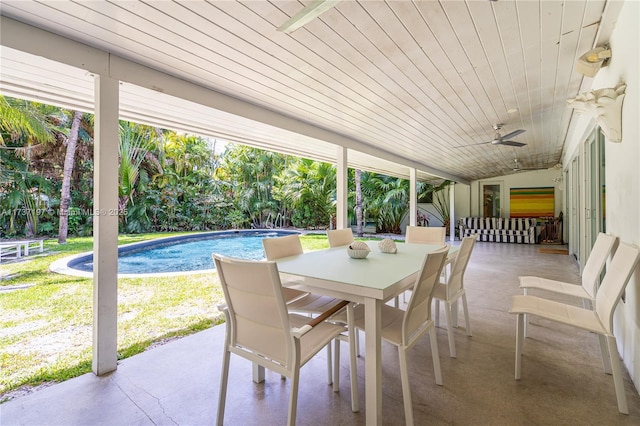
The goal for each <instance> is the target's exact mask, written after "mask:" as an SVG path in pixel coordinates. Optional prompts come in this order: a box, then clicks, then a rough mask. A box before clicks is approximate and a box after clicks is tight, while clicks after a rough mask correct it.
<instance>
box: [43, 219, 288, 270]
mask: <svg viewBox="0 0 640 426" xmlns="http://www.w3.org/2000/svg"><path fill="white" fill-rule="evenodd" d="M290 234H297V232H296V231H280V230H278V231H273V230H259V231H258V230H246V231H217V232H203V233H198V234H189V235H181V236H176V237H169V238H158V239H155V240H151V241H144V242H141V243H133V244H127V245H125V246H121V247H119V248H118V275H119V276H121V277H123V276H136V275H138V276H139V274H144V275H148V274H158V275H168V274H173V273H193V272H203V271H208V270H213V269H215V266H214V264H213V259H212V258H211V254H212V253H219V254H222V255H226V256H232V257H238V258H241V259H250V260H260V259H263V258H264V257H265V255H264V250H263V248H262V239H263V238H273V237H278V236H283V235H290ZM61 260H63V261H64V259H61ZM61 263H64V266H65V267H66V270H67V271H66V272H64V271H61V270H59V269H60V267H61V266H62V265H55V266H54V264H52V266H51V268H50V269H51V270H53V271H54V272H61V273H71V274H73V275H83V276H86V275H87V274H92V273H93V253H83V254H81V255H78V256H73V257H72V258H66V261H65V262H61ZM56 269H57V270H56ZM73 271H78V272H79V273H78V274H75V273H73Z"/></svg>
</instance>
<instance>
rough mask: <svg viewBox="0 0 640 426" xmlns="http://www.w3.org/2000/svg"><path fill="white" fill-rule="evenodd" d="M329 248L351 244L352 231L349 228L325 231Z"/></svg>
mask: <svg viewBox="0 0 640 426" xmlns="http://www.w3.org/2000/svg"><path fill="white" fill-rule="evenodd" d="M327 239H328V240H329V247H340V246H346V245H349V244H351V243H352V242H353V231H352V230H351V228H345V229H331V230H329V231H327Z"/></svg>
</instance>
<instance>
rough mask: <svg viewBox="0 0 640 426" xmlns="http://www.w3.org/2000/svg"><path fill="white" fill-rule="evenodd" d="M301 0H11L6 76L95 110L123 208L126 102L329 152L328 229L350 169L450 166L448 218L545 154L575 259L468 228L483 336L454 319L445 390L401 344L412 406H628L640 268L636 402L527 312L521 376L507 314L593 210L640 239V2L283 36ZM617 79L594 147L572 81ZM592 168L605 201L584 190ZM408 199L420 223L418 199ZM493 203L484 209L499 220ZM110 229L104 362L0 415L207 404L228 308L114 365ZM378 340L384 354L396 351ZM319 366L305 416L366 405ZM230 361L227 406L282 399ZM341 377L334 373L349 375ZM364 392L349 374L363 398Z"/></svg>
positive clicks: (535, 7)
mask: <svg viewBox="0 0 640 426" xmlns="http://www.w3.org/2000/svg"><path fill="white" fill-rule="evenodd" d="M308 3H309V2H306V1H304V2H279V1H270V2H215V1H214V2H183V3H180V2H84V3H83V2H35V1H3V3H2V10H1V11H0V13H1V15H2V16H0V19H1V21H0V24H1V31H2V34H1V42H2V46H1V50H0V53H1V56H0V58H1V60H2V73H1V74H0V77H1V78H0V83H1V86H0V88H1V89H2V93H3V95H7V96H16V97H22V98H25V99H33V100H37V101H40V102H48V103H52V104H54V105H60V106H65V107H68V108H71V109H77V110H80V111H88V112H93V113H95V115H96V145H95V158H96V169H95V170H96V172H95V196H94V205H95V209H96V212H109V211H114V210H113V209H114V208H117V176H116V170H117V164H118V159H117V145H118V143H117V140H118V130H117V127H118V119H125V120H132V121H138V122H141V123H146V124H152V125H158V126H163V125H164V126H167V127H170V128H173V129H176V130H181V131H189V132H194V133H197V134H201V135H207V136H211V137H220V138H225V139H228V140H232V141H236V142H238V143H246V144H249V145H252V146H257V147H262V148H267V149H272V150H276V151H279V152H284V153H289V154H294V155H300V156H305V157H308V158H311V159H315V160H321V161H328V162H331V163H334V164H336V169H337V171H338V173H337V175H338V182H337V193H338V195H337V212H338V216H337V217H338V221H337V225H338V227H339V228H341V227H345V226H346V216H347V215H346V206H347V204H346V198H347V187H346V182H347V180H346V170H347V168H348V167H352V168H362V169H364V170H370V171H376V172H381V173H387V174H390V175H393V176H401V177H405V178H408V179H410V181H411V183H412V187H413V188H415V183H416V181H417V180H427V179H434V178H435V179H449V180H452V181H454V182H456V183H457V184H456V185H455V186H452V188H455V189H454V190H452V193H451V202H452V204H451V206H452V207H453V208H452V209H451V210H452V211H451V218H452V220H451V224H452V225H453V223H454V222H455V220H456V219H459V218H461V217H463V216H466V215H469V216H474V215H480V213H479V212H480V211H482V207H483V206H482V198H481V196H480V195H479V194H480V193H481V191H482V188H483V185H485V184H496V183H497V184H498V185H503V186H504V189H503V195H506V194H507V191H508V187H515V186H517V184H516V183H513V182H514V181H510V180H509V179H511V177H512V176H511V175H515V174H516V173H519V172H520V171H522V170H521V169H520V164H522V165H524V166H526V167H528V168H533V169H538V168H541V169H543V170H542V171H540V172H539V173H538V172H537V171H535V172H531V173H532V174H526V173H525V174H523V175H521V176H525V175H526V176H527V177H528V178H532V179H536V182H544V185H540V184H537V186H554V187H557V188H558V191H557V192H556V194H557V195H556V197H557V200H558V203H559V204H557V205H558V207H561V208H562V209H563V210H564V211H565V213H566V214H565V217H566V220H567V222H568V223H567V226H566V228H565V229H566V230H565V235H564V236H565V241H569V252H570V253H571V254H572V255H575V258H577V260H578V263H576V261H575V259H574V257H573V256H567V257H563V256H557V255H542V254H539V253H538V252H537V251H536V247H535V246H532V247H527V246H520V245H511V244H508V245H501V244H478V247H477V249H476V253H475V255H474V257H472V263H471V266H470V269H469V271H468V274H469V283H468V287H469V292H470V293H471V294H470V296H469V299H470V305H471V316H472V324H474V334H475V335H474V337H473V338H471V339H467V338H466V337H464V336H463V333H458V336H457V338H458V339H459V340H460V341H459V342H458V344H459V348H460V349H459V352H460V353H459V355H458V359H456V360H451V359H447V358H446V357H444V356H443V357H442V361H443V376H444V381H445V386H444V388H436V387H435V386H431V383H433V380H432V378H431V377H430V376H429V370H428V369H427V370H426V373H425V371H424V370H422V369H419V368H418V370H415V369H416V365H418V366H420V365H424V364H428V361H429V360H428V359H425V358H423V357H422V354H424V353H425V352H426V351H425V350H424V349H425V348H424V344H426V343H422V344H421V346H419V347H418V348H415V349H414V350H413V351H412V353H411V356H412V358H411V359H410V365H412V367H411V368H413V369H414V374H413V375H412V377H414V378H419V379H422V380H414V383H413V384H412V386H417V388H416V392H415V394H416V398H415V400H414V407H415V410H416V417H417V418H423V419H425V423H427V422H429V423H436V424H438V423H442V424H451V423H485V424H496V423H498V424H499V423H508V424H513V423H518V422H521V423H535V424H537V423H551V422H555V423H567V424H568V423H577V422H584V423H603V424H611V423H617V424H626V423H629V424H636V423H638V421H639V417H638V416H639V412H640V402H639V400H638V393H637V391H636V390H635V388H634V385H633V383H634V382H635V383H638V381H639V380H640V371H639V370H638V367H637V366H638V363H637V362H635V360H637V359H638V353H639V351H640V346H639V345H638V343H637V342H638V341H640V328H639V327H638V321H637V318H638V312H639V310H638V309H639V308H638V306H640V303H638V301H639V300H640V274H637V273H636V274H635V275H634V277H632V279H631V282H630V285H629V287H628V291H627V294H626V300H625V303H621V304H620V306H619V309H618V311H617V314H616V318H615V325H616V330H615V332H616V335H617V336H618V337H619V339H620V340H619V348H618V349H619V352H620V355H621V357H622V360H623V364H624V365H625V366H626V368H627V369H628V370H629V373H630V376H627V377H626V382H625V385H626V390H627V392H626V393H627V397H628V399H629V409H630V415H629V416H628V417H626V416H621V415H619V414H618V413H617V411H616V410H615V397H614V393H613V386H612V384H611V378H610V377H609V376H607V375H604V374H603V373H602V368H601V366H600V361H599V353H598V348H597V341H596V340H595V337H594V336H590V335H588V334H584V333H574V332H573V331H571V332H569V333H564V332H559V331H556V330H560V329H562V328H560V329H556V328H555V327H551V326H550V327H547V324H541V325H540V326H539V327H532V328H533V330H532V332H531V338H530V339H528V341H527V347H526V349H525V360H524V364H525V366H524V377H523V380H522V381H521V382H516V381H515V380H513V333H514V323H515V321H514V320H513V319H512V318H511V317H510V316H509V315H508V314H507V313H506V311H507V309H508V307H509V303H510V296H511V295H513V294H517V293H518V290H517V276H518V275H525V274H540V273H541V272H542V271H544V273H545V274H547V275H551V277H552V278H556V279H565V280H567V281H572V282H578V274H579V270H580V264H581V263H582V264H583V263H584V261H585V259H586V258H587V257H588V255H589V251H590V247H591V244H592V242H593V240H594V238H595V237H594V235H597V232H599V231H603V230H605V229H604V225H603V224H606V232H610V233H613V234H615V235H617V236H619V237H620V240H621V241H623V242H627V243H630V244H636V245H637V244H639V243H640V228H639V227H638V225H637V219H638V217H639V215H638V214H639V212H638V206H639V205H640V202H639V200H640V191H639V190H638V181H640V179H639V173H640V171H638V168H637V164H638V162H639V161H640V151H638V149H637V140H638V137H639V136H640V129H639V128H638V122H637V115H638V105H639V103H638V93H640V92H638V90H637V88H638V86H637V85H638V81H639V80H638V52H637V49H635V50H633V49H632V47H631V46H635V44H636V41H637V39H638V28H637V17H638V16H639V15H640V9H639V8H638V5H637V3H635V2H633V1H606V0H597V1H592V0H591V1H560V0H554V1H518V2H515V1H506V0H505V1H497V2H496V1H491V2H489V1H486V2H485V1H466V2H462V1H460V2H457V1H456V2H454V1H424V2H352V1H342V2H339V3H337V5H336V6H335V7H334V8H333V9H330V10H329V11H328V12H326V13H325V14H323V15H322V16H320V17H318V18H316V19H315V20H313V21H312V22H311V23H310V24H308V25H307V26H305V27H303V28H301V29H299V30H298V31H297V32H295V33H292V34H286V33H281V32H278V31H277V28H278V26H279V25H280V24H282V23H283V22H284V21H285V20H286V19H288V18H289V17H291V16H293V15H295V13H296V12H297V11H298V10H300V9H301V8H302V7H304V6H305V5H307V4H308ZM604 45H608V46H611V47H612V49H613V52H614V53H613V57H612V59H611V62H610V64H609V66H608V68H606V69H603V71H601V72H600V74H599V75H598V76H597V77H595V78H593V79H592V78H588V77H584V76H582V75H580V74H578V73H576V72H575V71H574V68H575V64H576V60H577V59H578V58H579V57H580V56H581V55H582V54H583V53H584V52H586V51H588V50H589V49H592V48H594V47H596V46H604ZM620 80H624V82H625V83H626V84H627V85H628V87H629V88H628V90H627V94H626V99H625V109H624V110H623V113H621V114H622V118H621V120H622V127H623V129H624V130H623V135H624V140H623V141H622V143H621V144H616V143H611V142H610V141H606V142H605V138H604V137H601V139H600V140H601V144H602V145H601V146H602V149H601V151H602V158H601V157H599V156H597V155H595V154H594V155H592V154H593V153H596V152H598V150H597V149H596V148H595V146H596V145H595V144H593V145H590V146H589V145H587V143H588V142H589V141H591V140H595V138H596V137H595V136H593V137H592V135H593V134H595V133H597V132H599V128H598V126H597V124H596V123H595V120H593V119H591V118H589V117H586V118H584V117H581V116H579V115H578V114H576V113H575V112H574V110H572V109H568V108H567V107H566V100H567V98H574V97H576V96H577V95H579V94H580V93H583V92H585V91H588V90H590V89H592V88H594V89H595V88H602V87H609V88H611V87H616V85H617V84H618V83H619V81H620ZM499 125H503V126H502V127H500V126H499ZM494 127H499V128H500V130H499V131H495V130H494ZM519 130H525V131H526V133H519V135H521V136H519V139H518V140H517V141H516V142H518V143H519V144H520V145H522V146H520V145H517V146H514V145H505V144H502V143H494V142H496V141H498V142H500V141H501V139H502V138H501V134H503V135H505V134H513V133H514V132H518V131H519ZM500 132H502V133H500ZM523 144H526V145H523ZM598 149H599V148H598ZM605 152H606V161H605V158H604V157H605V156H604V154H605ZM514 158H515V163H514ZM600 163H602V164H600ZM513 164H515V165H516V168H515V169H514V168H513ZM604 164H609V167H608V168H607V169H606V172H605V170H604ZM554 166H557V168H555V169H554ZM516 169H517V170H516ZM596 169H597V173H596V171H595V170H596ZM592 171H593V174H594V175H593V179H594V180H593V182H594V187H596V188H598V190H599V191H601V192H600V193H601V194H602V197H601V198H602V200H598V198H599V197H598V193H597V192H594V193H593V194H588V193H587V192H588V191H587V189H586V188H584V187H583V185H584V183H585V182H587V181H588V179H589V182H591V180H590V178H591V175H590V173H591V172H592ZM547 172H549V173H547ZM552 173H553V176H554V178H553V180H552V179H551V174H552ZM600 173H601V174H602V175H601V176H600ZM605 176H606V182H607V186H606V205H607V209H608V215H607V216H606V221H605V219H604V218H605V216H604V199H605V192H604V187H605V186H604V181H605V179H604V178H605ZM527 177H523V178H522V180H523V181H524V180H526V179H527ZM596 177H597V178H598V179H600V178H601V180H598V181H596V180H595V179H596ZM514 179H515V178H514ZM509 182H511V183H509ZM413 192H415V191H413ZM504 199H506V197H504ZM410 204H411V212H412V214H411V218H410V223H411V224H414V223H415V214H413V213H414V212H415V209H416V200H415V196H414V197H413V198H412V199H411V203H410ZM504 204H506V203H504ZM596 204H597V205H596ZM600 204H602V205H600ZM502 207H503V208H504V209H503V210H500V211H498V212H497V214H496V215H504V216H507V217H508V216H509V210H508V208H507V207H506V206H504V205H503V206H502ZM596 213H597V215H596ZM592 218H600V219H601V220H600V222H597V220H598V219H593V220H592ZM116 234H117V218H115V217H113V215H106V214H96V221H95V229H94V236H95V248H94V250H95V256H96V259H97V263H96V268H95V271H94V318H95V319H94V342H93V345H94V357H93V370H94V373H95V374H96V376H92V375H90V376H83V377H81V378H78V379H75V380H72V381H69V382H67V383H64V384H61V385H56V386H53V387H51V388H49V389H45V390H42V391H39V392H36V393H34V394H33V395H29V396H25V397H22V398H19V399H18V400H16V401H12V402H9V403H7V404H3V405H2V406H0V410H1V414H0V415H1V416H2V423H3V424H4V423H5V422H6V423H9V424H13V423H17V424H33V423H47V422H50V423H51V424H60V423H70V424H86V423H105V424H106V423H110V424H112V423H142V424H145V423H149V424H151V423H177V424H199V423H211V422H212V421H213V419H214V414H215V413H214V412H215V401H216V395H217V374H218V368H219V359H218V358H217V357H219V356H220V355H219V352H220V351H219V347H217V346H215V345H219V344H220V342H218V340H217V339H218V338H220V337H221V335H222V330H221V329H220V328H219V327H218V328H215V329H212V330H209V331H207V332H203V333H201V334H199V335H196V336H192V337H190V338H187V339H184V340H183V341H178V342H172V343H169V344H167V345H165V346H164V347H161V348H157V349H154V350H152V351H149V352H148V353H145V354H142V355H139V356H137V357H134V358H132V359H129V360H124V361H122V362H119V363H118V361H117V348H116V341H117V339H116V332H117V284H118V283H117V273H116V270H117V267H116V264H117V256H116V253H117V242H116V238H115V235H116ZM496 259H500V263H499V264H497V262H496ZM474 296H475V297H474ZM439 331H442V330H439ZM439 337H441V338H445V335H444V334H443V333H439ZM586 342H588V343H586ZM190 345H194V346H196V348H193V347H190ZM441 347H446V345H444V341H443V342H441ZM383 348H384V349H383V352H384V357H386V358H387V359H388V358H390V357H393V356H394V353H393V352H394V351H393V350H390V348H388V347H386V346H383ZM421 349H422V350H421ZM547 351H550V352H547ZM343 353H344V354H346V351H343ZM558 354H561V355H560V356H558ZM192 356H193V357H194V358H192ZM234 361H235V360H234ZM542 361H544V362H542ZM360 362H362V360H361V361H360ZM343 365H347V363H346V362H345V363H343ZM395 365H397V363H395V362H394V361H392V362H389V363H387V362H385V363H384V367H383V372H382V374H383V381H384V391H383V392H384V395H383V398H382V399H381V404H382V405H383V412H384V416H383V417H382V418H376V419H371V420H369V419H368V420H367V422H368V423H369V422H371V423H380V422H382V420H384V423H385V424H394V423H401V422H402V421H401V420H399V419H401V418H402V415H401V403H400V400H401V394H400V392H399V383H397V380H396V379H397V377H396V376H397V372H396V370H395V367H394V366H395ZM323 366H324V363H323V362H322V360H321V359H320V360H319V361H314V363H313V364H311V365H310V366H309V368H307V370H306V371H305V372H304V373H303V374H307V378H306V380H304V378H303V385H304V386H302V387H301V397H300V417H299V422H300V423H304V422H305V419H307V418H309V419H311V420H309V424H318V423H325V420H326V423H327V424H354V423H355V424H357V423H364V422H365V418H364V409H363V410H362V412H361V413H360V414H353V413H351V412H350V410H348V401H347V399H346V398H344V397H340V395H334V394H333V393H332V392H331V391H330V389H328V387H327V386H326V383H325V382H324V379H323V377H324V367H323ZM153 368H158V369H157V370H153ZM586 371H588V372H589V374H585V372H586ZM363 373H364V368H363V369H362V370H361V371H359V374H360V376H361V378H362V379H364V377H363ZM171 374H175V376H172V375H171ZM189 374H193V376H189ZM425 374H426V376H425ZM343 376H344V377H346V375H345V374H343ZM232 377H233V379H234V380H233V381H234V383H237V384H238V386H243V387H242V388H239V389H237V390H234V389H231V390H230V393H229V399H228V401H229V406H228V409H227V413H228V416H229V417H228V418H227V421H228V423H239V424H252V423H268V421H265V419H271V417H269V416H273V422H277V421H276V419H281V418H282V416H281V415H280V414H282V413H283V412H284V410H285V406H286V404H284V403H283V404H280V403H279V399H278V398H281V402H284V400H285V398H286V387H285V386H283V385H282V382H280V381H279V378H277V377H273V376H269V377H268V381H267V384H266V385H254V384H253V383H252V382H251V381H250V374H249V373H248V372H245V371H244V369H243V368H242V363H241V362H238V361H235V362H232ZM274 379H275V380H274ZM347 383H348V381H347V380H346V379H343V380H342V385H341V389H342V392H341V393H344V391H345V389H346V385H347ZM261 386H262V387H261ZM306 386H310V387H306ZM361 386H362V383H361ZM324 388H327V389H324ZM234 392H236V393H235V395H234ZM256 395H257V397H256ZM234 396H235V398H236V399H235V400H234ZM263 396H264V398H262V397H263ZM376 397H377V396H375V395H374V396H371V395H367V396H365V394H364V392H361V398H363V402H364V404H363V406H364V407H367V401H369V402H370V403H369V404H368V409H370V410H373V407H374V406H375V404H374V403H372V402H376V401H378V400H380V399H379V398H376ZM112 398H113V399H112ZM321 398H326V399H324V400H322V399H321ZM365 398H366V399H365ZM369 398H372V399H369ZM80 401H85V402H86V404H83V403H80ZM127 407H128V408H127ZM274 407H278V408H274ZM332 409H333V410H332ZM277 410H281V411H277ZM272 412H273V413H272ZM327 412H332V413H333V414H334V415H335V416H336V417H335V418H330V417H328V415H327ZM309 413H312V414H313V415H312V416H311V415H309V416H307V415H308V414H309ZM64 416H67V417H64ZM115 416H122V417H115ZM199 416H201V417H199ZM232 416H246V417H237V418H236V417H232ZM541 416H543V417H541Z"/></svg>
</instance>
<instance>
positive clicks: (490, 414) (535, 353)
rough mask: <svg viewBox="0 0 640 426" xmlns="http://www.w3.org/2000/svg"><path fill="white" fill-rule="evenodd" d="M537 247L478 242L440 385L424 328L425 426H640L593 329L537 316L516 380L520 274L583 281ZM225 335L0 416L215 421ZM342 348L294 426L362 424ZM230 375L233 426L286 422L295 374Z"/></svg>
mask: <svg viewBox="0 0 640 426" xmlns="http://www.w3.org/2000/svg"><path fill="white" fill-rule="evenodd" d="M539 247H540V246H537V245H515V244H505V243H503V244H501V243H481V242H479V243H478V244H476V248H475V250H474V253H473V255H472V257H471V262H470V264H469V268H468V270H467V274H466V280H465V284H466V287H467V291H468V299H469V309H470V315H471V326H472V329H473V337H467V336H466V333H465V330H464V321H462V317H461V321H460V328H459V329H457V330H456V332H455V336H456V347H457V352H458V356H457V358H456V359H452V358H450V357H449V352H448V343H447V334H446V330H445V329H444V328H438V329H437V335H438V344H439V347H440V360H441V363H442V374H443V381H444V386H437V385H436V384H435V381H434V380H435V379H434V374H433V364H432V360H431V352H430V348H429V342H428V337H427V336H425V337H424V338H423V339H422V340H421V341H420V342H419V343H418V344H417V345H416V346H415V347H414V348H413V349H412V350H411V351H410V352H409V359H408V363H409V369H410V371H409V375H410V381H411V390H412V393H413V408H414V413H415V414H414V415H415V419H416V423H417V424H420V425H426V424H429V425H451V424H459V425H471V424H473V425H539V424H540V425H541V424H554V425H569V424H593V425H595V424H598V425H605V424H606V425H612V424H616V425H638V424H640V396H639V395H638V393H637V391H636V390H635V388H634V385H633V383H632V382H631V380H630V378H629V376H628V374H627V372H626V371H625V389H626V395H627V399H628V402H629V410H630V415H628V416H625V415H622V414H619V413H618V409H617V405H616V397H615V391H614V387H613V379H612V377H611V376H609V375H606V374H604V372H603V369H602V364H601V360H600V351H599V346H598V340H597V338H596V336H595V335H591V334H589V333H586V332H581V331H576V330H575V329H573V328H570V327H565V326H560V325H557V324H555V323H551V322H547V321H542V320H538V319H532V321H531V326H530V328H529V338H528V339H527V340H526V343H525V349H524V357H523V375H522V380H521V381H515V380H514V344H515V337H514V334H515V317H514V316H512V315H510V314H508V313H507V310H508V308H509V306H510V303H511V296H512V295H515V294H520V293H521V292H520V291H519V289H518V279H517V278H518V276H519V275H543V276H546V277H549V278H553V279H561V280H565V281H571V282H574V283H577V282H579V275H578V266H577V264H576V263H575V261H574V259H573V257H570V256H566V255H557V254H541V253H539V252H538V248H539ZM532 293H533V292H532ZM556 299H557V300H567V299H562V298H560V299H558V298H556ZM577 304H579V303H577ZM441 315H442V321H441V327H444V326H445V325H444V324H445V322H444V313H443V312H441ZM223 337H224V326H219V327H214V328H212V329H209V330H206V331H203V332H200V333H197V334H194V335H191V336H188V337H185V338H182V339H179V340H176V341H173V342H170V343H167V344H165V345H163V346H160V347H157V348H155V349H152V350H149V351H147V352H144V353H142V354H139V355H136V356H134V357H131V358H128V359H125V360H122V361H121V362H120V363H119V366H118V369H117V371H115V372H113V373H111V374H108V375H105V376H103V377H96V376H94V375H93V374H86V375H84V376H81V377H78V378H75V379H72V380H69V381H66V382H64V383H60V384H56V385H54V386H51V387H48V388H45V389H42V390H39V391H36V392H34V393H32V394H29V395H26V396H23V397H19V398H16V399H13V400H11V401H9V402H6V403H4V404H2V405H0V424H1V425H3V426H4V425H205V424H213V423H215V416H216V410H217V398H218V386H219V376H220V367H221V354H222V342H223ZM382 348H383V371H382V381H383V406H382V412H383V419H384V424H388V425H396V424H398V425H400V424H404V413H403V406H402V391H401V384H400V376H399V367H398V356H397V352H396V349H395V347H393V346H391V345H388V344H384V343H383V345H382ZM341 355H342V365H341V381H340V392H338V393H334V392H333V391H332V388H331V386H328V385H327V381H326V359H325V352H324V351H322V352H321V353H320V354H319V356H318V357H317V358H315V359H314V360H312V361H311V362H310V363H309V364H307V365H306V366H305V367H304V368H303V369H302V373H301V385H300V394H299V398H298V406H299V409H298V422H297V424H299V425H360V424H365V415H364V412H365V410H364V357H362V358H359V359H358V376H359V390H360V405H361V410H360V412H359V413H352V412H351V403H350V396H349V395H350V392H349V363H348V358H347V357H348V351H347V346H346V345H344V344H343V346H342V351H341ZM229 380H230V381H229V383H230V385H229V390H228V393H227V408H226V413H225V424H229V425H275V424H285V423H286V418H287V403H288V395H289V381H288V380H287V381H284V380H281V379H280V376H279V375H277V374H274V373H271V372H267V374H266V381H265V382H264V383H262V384H255V383H253V382H252V380H251V365H250V364H249V363H248V362H246V361H244V360H242V359H240V358H238V357H235V356H232V358H231V372H230V379H229Z"/></svg>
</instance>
